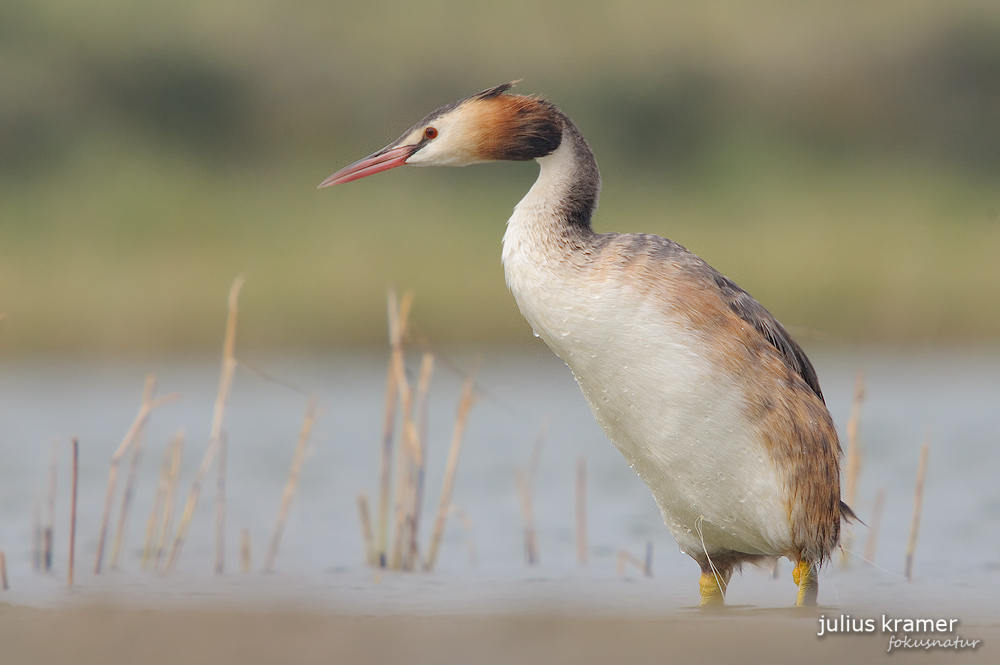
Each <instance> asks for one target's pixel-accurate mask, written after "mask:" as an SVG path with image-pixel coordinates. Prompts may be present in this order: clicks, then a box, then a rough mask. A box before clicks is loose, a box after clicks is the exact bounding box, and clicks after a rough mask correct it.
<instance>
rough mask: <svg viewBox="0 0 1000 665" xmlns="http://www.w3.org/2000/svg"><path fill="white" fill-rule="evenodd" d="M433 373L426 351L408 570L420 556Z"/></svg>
mask: <svg viewBox="0 0 1000 665" xmlns="http://www.w3.org/2000/svg"><path fill="white" fill-rule="evenodd" d="M433 373H434V354H433V353H431V352H430V351H426V352H424V357H423V360H421V362H420V379H419V381H418V382H417V407H416V410H417V417H418V418H419V423H418V425H417V437H418V439H417V440H418V441H419V443H420V448H419V455H418V456H417V462H416V469H415V470H414V475H415V478H414V483H413V502H412V506H411V518H410V546H409V548H408V549H409V554H408V559H409V562H408V563H409V565H408V566H407V570H413V569H415V568H416V567H417V561H418V559H419V556H420V551H419V535H420V516H421V513H422V512H423V504H424V479H425V477H426V475H427V423H428V406H427V393H428V391H429V390H430V384H431V375H432V374H433ZM463 514H464V513H463Z"/></svg>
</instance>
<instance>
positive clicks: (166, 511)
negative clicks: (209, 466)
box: [153, 430, 184, 572]
mask: <svg viewBox="0 0 1000 665" xmlns="http://www.w3.org/2000/svg"><path fill="white" fill-rule="evenodd" d="M183 454H184V430H178V432H177V434H175V435H174V439H173V441H171V444H170V476H169V478H168V479H167V492H166V496H165V497H164V506H163V519H162V521H161V522H160V529H159V532H160V533H159V536H158V537H157V539H156V563H155V564H154V565H153V570H155V571H157V572H159V570H160V564H161V563H162V562H163V553H164V551H166V549H167V538H168V537H169V534H170V529H171V528H172V527H173V520H174V504H175V502H176V499H177V481H178V479H179V478H180V475H181V458H182V456H183Z"/></svg>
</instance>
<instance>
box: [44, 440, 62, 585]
mask: <svg viewBox="0 0 1000 665" xmlns="http://www.w3.org/2000/svg"><path fill="white" fill-rule="evenodd" d="M58 462H59V442H58V441H53V442H52V448H51V451H50V455H49V491H48V492H47V493H46V503H45V531H44V537H45V540H44V551H43V553H42V560H43V562H44V564H45V572H47V573H48V572H51V571H52V551H53V548H54V547H55V532H56V482H57V479H58V473H57V472H58V469H59V463H58Z"/></svg>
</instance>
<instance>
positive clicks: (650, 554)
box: [642, 540, 653, 577]
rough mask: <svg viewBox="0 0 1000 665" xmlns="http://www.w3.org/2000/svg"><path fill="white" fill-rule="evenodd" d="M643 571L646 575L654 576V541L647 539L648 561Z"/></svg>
mask: <svg viewBox="0 0 1000 665" xmlns="http://www.w3.org/2000/svg"><path fill="white" fill-rule="evenodd" d="M642 572H643V574H644V575H645V576H646V577H652V576H653V541H652V540H647V541H646V561H645V563H644V565H643V567H642Z"/></svg>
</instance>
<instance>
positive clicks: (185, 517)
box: [166, 275, 243, 574]
mask: <svg viewBox="0 0 1000 665" xmlns="http://www.w3.org/2000/svg"><path fill="white" fill-rule="evenodd" d="M241 288H243V275H240V276H239V277H237V278H236V279H235V280H234V281H233V285H232V286H231V287H230V289H229V301H228V304H229V316H228V317H227V319H226V337H225V341H224V342H223V345H222V372H221V375H220V377H219V391H218V392H217V393H216V396H215V406H214V407H213V409H212V431H211V434H210V435H209V440H208V448H207V449H206V450H205V455H204V457H202V460H201V466H199V467H198V472H197V474H196V475H195V478H194V481H193V482H192V483H191V492H190V493H189V494H188V499H187V502H186V503H185V504H184V512H183V513H182V514H181V522H180V525H179V526H178V527H177V536H176V537H175V538H174V544H173V546H172V547H171V548H170V556H169V557H168V558H167V568H166V569H167V570H168V571H171V570H173V569H174V568H175V567H176V566H177V560H178V558H180V555H181V550H182V549H183V547H184V541H185V539H186V538H187V533H188V529H189V528H190V527H191V518H192V517H193V516H194V509H195V507H196V506H197V505H198V498H199V497H200V496H201V486H202V484H203V483H204V480H205V476H206V475H207V474H208V471H209V469H210V468H211V467H212V462H213V461H215V457H216V455H218V454H219V452H220V451H221V449H222V447H223V446H224V444H225V441H224V438H223V436H222V422H223V418H224V417H225V413H226V401H227V400H228V398H229V391H230V389H231V388H232V385H233V373H234V372H235V371H236V358H235V355H234V348H235V346H236V319H237V315H238V313H239V309H238V301H239V295H240V289H241ZM220 466H223V467H224V464H221V463H220ZM216 487H217V493H216V529H215V532H216V540H215V572H216V573H220V574H221V573H222V572H223V570H224V562H225V551H224V546H225V538H224V537H223V538H220V534H221V535H223V536H224V532H225V495H224V488H225V472H224V471H220V472H219V477H218V481H217V483H216Z"/></svg>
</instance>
